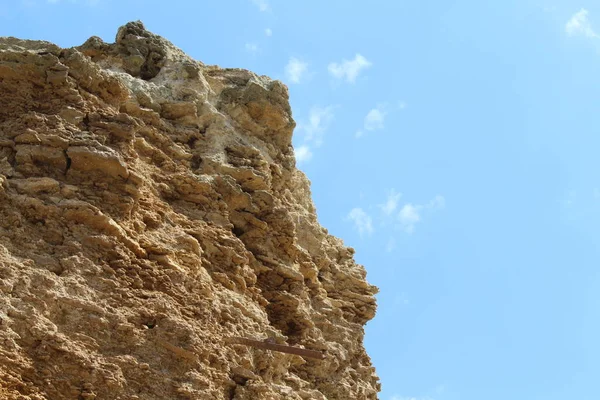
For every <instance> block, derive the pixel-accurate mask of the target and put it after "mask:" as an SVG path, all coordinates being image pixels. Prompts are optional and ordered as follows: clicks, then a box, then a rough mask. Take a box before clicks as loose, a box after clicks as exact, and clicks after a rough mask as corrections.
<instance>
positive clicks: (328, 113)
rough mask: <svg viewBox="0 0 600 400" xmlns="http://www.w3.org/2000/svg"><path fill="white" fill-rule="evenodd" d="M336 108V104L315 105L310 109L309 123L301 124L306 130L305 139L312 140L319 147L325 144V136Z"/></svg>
mask: <svg viewBox="0 0 600 400" xmlns="http://www.w3.org/2000/svg"><path fill="white" fill-rule="evenodd" d="M335 108H336V107H335V106H327V107H318V106H314V107H312V108H311V109H310V113H309V116H308V123H306V124H301V125H300V128H301V129H302V130H304V132H305V138H304V140H305V141H307V142H311V143H313V144H314V145H315V146H317V147H319V146H321V145H322V144H323V136H324V135H325V132H326V131H327V129H328V128H329V125H331V123H332V122H333V119H334V114H333V110H334V109H335Z"/></svg>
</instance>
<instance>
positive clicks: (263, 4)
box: [252, 0, 271, 12]
mask: <svg viewBox="0 0 600 400" xmlns="http://www.w3.org/2000/svg"><path fill="white" fill-rule="evenodd" d="M252 3H253V4H254V5H255V6H256V7H258V9H259V10H260V11H262V12H265V11H269V10H270V9H271V6H270V5H269V2H268V1H267V0H252Z"/></svg>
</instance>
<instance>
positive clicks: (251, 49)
mask: <svg viewBox="0 0 600 400" xmlns="http://www.w3.org/2000/svg"><path fill="white" fill-rule="evenodd" d="M246 51H247V52H249V53H256V52H258V45H257V44H256V43H246Z"/></svg>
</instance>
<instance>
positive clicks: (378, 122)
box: [355, 105, 387, 138]
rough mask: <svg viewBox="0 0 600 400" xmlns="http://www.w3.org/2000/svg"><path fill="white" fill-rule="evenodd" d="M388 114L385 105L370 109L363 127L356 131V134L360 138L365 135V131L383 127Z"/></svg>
mask: <svg viewBox="0 0 600 400" xmlns="http://www.w3.org/2000/svg"><path fill="white" fill-rule="evenodd" d="M386 114H387V112H386V111H385V105H379V106H377V107H376V108H373V109H371V110H369V112H368V113H367V115H366V116H365V120H364V122H363V129H362V130H359V131H358V132H356V135H355V136H356V137H357V138H359V137H362V136H363V135H364V131H376V130H379V129H383V128H384V122H385V116H386Z"/></svg>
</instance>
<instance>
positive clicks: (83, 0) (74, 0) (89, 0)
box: [46, 0, 100, 6]
mask: <svg viewBox="0 0 600 400" xmlns="http://www.w3.org/2000/svg"><path fill="white" fill-rule="evenodd" d="M46 1H47V2H48V3H50V4H58V3H71V4H78V3H79V4H87V5H89V6H95V5H96V4H98V3H100V0H46Z"/></svg>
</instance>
